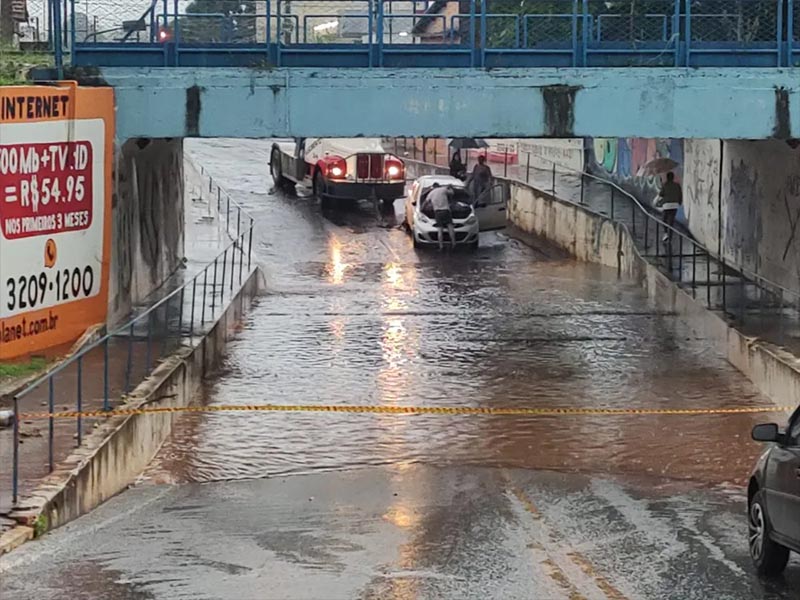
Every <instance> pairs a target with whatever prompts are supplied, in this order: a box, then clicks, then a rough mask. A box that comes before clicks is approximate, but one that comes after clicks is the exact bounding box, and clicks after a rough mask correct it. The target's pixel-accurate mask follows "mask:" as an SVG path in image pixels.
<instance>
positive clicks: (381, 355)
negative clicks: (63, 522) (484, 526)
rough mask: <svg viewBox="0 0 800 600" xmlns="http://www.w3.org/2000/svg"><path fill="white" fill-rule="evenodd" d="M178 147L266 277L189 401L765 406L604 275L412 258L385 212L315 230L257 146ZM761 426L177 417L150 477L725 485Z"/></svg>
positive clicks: (498, 256)
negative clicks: (415, 469)
mask: <svg viewBox="0 0 800 600" xmlns="http://www.w3.org/2000/svg"><path fill="white" fill-rule="evenodd" d="M189 147H190V149H191V152H192V153H193V155H194V156H195V157H196V160H197V162H199V163H200V164H203V165H204V167H205V168H206V169H207V170H208V171H209V172H211V173H212V175H214V177H215V178H217V180H218V181H219V182H220V183H221V185H223V186H224V187H226V188H228V190H229V191H231V192H232V193H233V194H234V195H235V197H238V198H241V199H242V201H243V202H244V203H245V206H246V208H247V209H248V210H249V211H251V212H252V213H253V214H254V215H255V216H256V219H257V221H258V226H257V228H256V232H257V233H256V238H255V240H254V243H256V241H257V244H256V245H257V248H258V253H259V256H260V257H261V261H262V264H263V266H264V269H265V272H266V273H267V277H268V279H269V280H268V290H269V291H268V294H267V295H266V296H265V297H263V298H262V299H261V300H260V302H259V303H258V305H257V306H256V307H255V309H254V310H253V311H252V313H251V314H250V315H249V316H248V318H247V320H246V322H245V323H244V325H243V328H242V331H241V333H240V335H239V336H238V338H237V339H236V340H235V341H234V342H233V344H232V345H231V347H230V351H229V353H228V357H227V358H226V359H225V361H224V363H223V367H222V374H221V376H220V377H219V378H218V379H217V380H215V381H212V382H209V384H208V385H207V387H206V389H205V390H204V393H203V396H202V402H205V403H210V404H244V405H248V404H259V403H261V404H264V403H275V404H314V405H318V404H323V405H327V404H331V405H337V404H362V405H370V406H371V405H387V406H417V405H423V406H469V407H497V406H503V407H573V408H601V407H608V408H706V407H711V406H715V407H739V406H754V405H758V404H769V400H768V399H766V398H764V397H762V396H760V395H759V394H758V393H757V391H756V390H755V388H754V387H753V386H752V385H751V384H750V383H749V382H748V381H747V380H746V379H745V378H744V377H743V376H742V375H741V374H739V373H738V372H737V371H736V370H735V369H734V368H733V367H731V366H730V365H729V364H728V363H727V362H726V361H724V360H723V359H722V358H721V357H719V356H718V355H717V354H716V353H715V352H714V350H713V349H712V348H711V346H710V344H709V343H708V342H707V341H706V340H703V339H697V338H696V337H694V335H693V334H692V332H691V331H690V330H689V329H688V327H687V326H686V324H685V323H684V322H683V321H682V320H681V319H680V318H679V317H678V316H676V315H675V314H669V313H664V312H661V311H659V310H657V309H656V308H654V307H653V305H652V303H651V302H650V301H648V299H647V296H646V293H645V292H644V291H643V290H642V289H641V288H640V287H639V286H638V285H636V284H635V283H633V282H629V281H625V280H620V279H618V278H617V276H616V272H615V271H614V270H612V269H607V268H603V267H598V266H595V265H588V264H583V263H578V262H575V261H573V260H571V259H569V258H567V257H565V256H563V255H562V254H561V253H559V252H558V251H557V250H555V249H552V248H549V247H546V246H543V245H536V246H535V247H530V246H528V245H526V244H524V243H522V242H521V241H518V240H516V239H512V238H509V237H508V236H507V235H506V234H505V233H488V234H483V236H482V239H481V247H480V249H479V250H478V252H476V253H469V252H461V251H459V252H455V253H450V252H445V253H439V252H438V251H436V250H434V251H429V252H426V251H415V250H414V249H413V248H412V244H411V240H410V237H409V236H408V235H407V234H405V233H404V232H403V231H402V230H401V229H400V228H399V227H397V225H398V224H399V222H400V220H401V219H402V202H401V201H398V202H397V203H396V212H397V214H396V215H392V214H389V215H386V214H385V213H384V214H379V213H376V212H375V209H374V207H373V206H372V205H371V204H369V203H362V204H359V205H353V206H349V207H346V208H345V209H343V210H339V211H336V212H335V213H331V214H327V215H323V214H322V213H321V212H320V210H319V207H318V206H317V204H316V203H315V202H314V201H313V199H311V198H307V197H303V196H304V190H302V189H301V190H299V191H298V193H297V195H295V194H286V193H283V192H280V191H275V190H273V189H272V187H273V185H272V181H271V179H270V178H269V175H268V169H267V167H266V165H267V163H268V161H269V143H268V142H263V141H259V142H243V141H236V142H225V141H221V140H220V141H215V142H203V143H202V144H196V145H190V146H189ZM234 165H235V167H234ZM244 170H246V172H247V175H246V176H240V173H242V172H243V171H244ZM228 173H236V175H226V174H228ZM709 390H713V394H712V395H709ZM759 418H761V419H763V416H751V415H743V416H730V415H725V416H703V417H697V416H690V417H676V416H648V415H645V416H622V417H609V416H568V417H518V416H514V417H495V416H493V417H475V416H451V417H448V416H439V415H434V416H430V415H416V416H404V415H391V414H389V415H369V414H367V415H353V414H325V413H290V414H272V413H270V414H263V413H237V414H225V413H214V414H194V415H187V416H184V417H181V419H180V420H179V422H178V426H177V428H176V431H175V434H174V435H173V439H172V440H171V441H170V442H169V443H168V444H167V445H166V446H165V447H164V449H163V451H162V453H161V455H160V457H159V459H158V460H157V462H156V464H155V465H153V468H152V469H151V470H150V472H149V473H148V476H149V477H152V478H154V479H156V480H158V481H174V482H187V481H213V480H219V479H237V478H250V477H264V476H271V475H282V474H293V473H303V472H307V471H313V470H317V469H344V468H352V467H358V466H363V465H369V464H387V463H413V462H424V463H426V464H447V465H452V464H482V465H492V466H496V465H504V466H514V467H524V468H536V469H541V468H545V469H565V470H569V471H581V472H588V473H630V474H635V475H640V476H647V475H654V476H658V477H662V476H663V477H668V478H675V479H690V480H697V481H702V482H714V483H721V482H733V483H737V484H738V483H741V482H742V481H743V480H744V479H745V478H746V477H747V476H748V474H749V469H750V468H751V466H752V464H753V459H754V458H755V457H756V456H757V454H758V452H759V451H760V446H758V445H757V444H754V443H753V442H752V441H750V437H749V431H750V428H751V427H752V425H753V424H754V423H755V422H757V421H758V419H759Z"/></svg>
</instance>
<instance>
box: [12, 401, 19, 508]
mask: <svg viewBox="0 0 800 600" xmlns="http://www.w3.org/2000/svg"><path fill="white" fill-rule="evenodd" d="M12 446H13V448H12V452H13V455H14V457H13V459H12V461H11V462H12V465H11V471H12V472H11V504H13V505H14V506H16V504H17V497H18V496H19V398H18V397H17V396H14V441H13V443H12Z"/></svg>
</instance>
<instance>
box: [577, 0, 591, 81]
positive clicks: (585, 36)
mask: <svg viewBox="0 0 800 600" xmlns="http://www.w3.org/2000/svg"><path fill="white" fill-rule="evenodd" d="M590 18H591V17H590V16H589V0H583V27H582V28H581V42H582V46H583V48H582V49H581V50H582V51H581V55H582V60H581V64H580V66H582V67H585V66H587V65H588V64H589V62H588V60H587V57H588V54H589V27H590V25H591V22H590V20H589V19H590Z"/></svg>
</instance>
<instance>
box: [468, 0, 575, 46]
mask: <svg viewBox="0 0 800 600" xmlns="http://www.w3.org/2000/svg"><path fill="white" fill-rule="evenodd" d="M482 1H483V2H484V3H485V5H486V12H487V13H488V15H489V16H488V17H487V21H486V44H487V46H488V47H489V48H492V47H494V48H513V47H516V46H517V43H518V41H519V43H520V45H521V46H523V47H528V48H530V47H533V46H535V45H536V44H538V43H544V42H564V43H569V42H570V41H571V40H572V18H570V17H565V16H563V15H570V14H571V13H572V11H573V3H572V2H570V1H569V0H482ZM581 6H582V2H578V11H580V10H581ZM579 14H580V13H579ZM528 15H535V17H533V16H528ZM548 15H553V16H548ZM556 15H558V16H556ZM526 30H527V37H526V34H525V32H526Z"/></svg>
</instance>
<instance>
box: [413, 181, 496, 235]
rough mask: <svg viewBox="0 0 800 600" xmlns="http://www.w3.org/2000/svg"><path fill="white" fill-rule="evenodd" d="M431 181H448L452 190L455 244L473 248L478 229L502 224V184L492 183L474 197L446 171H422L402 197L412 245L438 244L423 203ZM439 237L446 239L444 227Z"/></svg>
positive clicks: (434, 227) (451, 204)
mask: <svg viewBox="0 0 800 600" xmlns="http://www.w3.org/2000/svg"><path fill="white" fill-rule="evenodd" d="M435 183H438V184H439V185H440V186H442V187H444V186H448V185H451V186H453V189H454V191H455V195H454V197H453V200H452V201H451V202H450V210H451V212H452V214H453V229H454V230H455V234H456V244H457V245H459V244H460V245H468V246H471V247H472V248H477V247H478V234H479V232H481V231H490V230H493V229H502V228H503V227H505V226H506V198H505V194H504V193H503V186H501V185H497V186H493V187H492V188H490V189H489V190H487V191H486V192H484V193H483V194H482V195H481V197H480V198H478V199H477V201H474V200H473V198H472V197H471V196H470V194H469V191H468V190H467V188H466V187H465V185H464V182H463V181H461V180H460V179H456V178H455V177H450V176H449V175H425V176H423V177H420V178H419V179H417V180H416V181H415V182H414V183H413V184H412V185H411V188H410V189H409V191H408V194H406V199H405V225H406V228H407V230H408V231H409V233H411V236H412V238H413V239H414V247H415V248H419V247H422V246H429V245H438V244H439V230H438V229H437V227H436V220H435V219H434V217H433V211H432V210H431V209H430V207H429V206H426V203H425V200H426V199H427V197H428V193H429V192H430V191H431V190H432V189H433V185H434V184H435ZM442 237H443V242H444V243H445V244H449V243H450V233H449V232H448V231H447V229H445V230H444V231H443V232H442Z"/></svg>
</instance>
